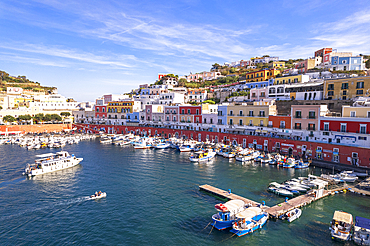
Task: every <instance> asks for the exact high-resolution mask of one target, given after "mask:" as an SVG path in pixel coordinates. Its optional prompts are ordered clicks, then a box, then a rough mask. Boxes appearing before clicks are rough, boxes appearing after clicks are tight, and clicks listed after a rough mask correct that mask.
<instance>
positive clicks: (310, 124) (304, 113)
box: [291, 105, 328, 131]
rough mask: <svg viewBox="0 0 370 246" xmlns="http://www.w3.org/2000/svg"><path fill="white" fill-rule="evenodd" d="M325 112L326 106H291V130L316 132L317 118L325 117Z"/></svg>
mask: <svg viewBox="0 0 370 246" xmlns="http://www.w3.org/2000/svg"><path fill="white" fill-rule="evenodd" d="M327 112H328V106H327V105H292V107H291V115H292V119H291V120H292V123H291V126H292V129H295V130H308V131H317V130H319V123H320V122H319V116H325V115H326V113H327Z"/></svg>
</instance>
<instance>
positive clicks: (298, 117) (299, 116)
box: [294, 115, 302, 119]
mask: <svg viewBox="0 0 370 246" xmlns="http://www.w3.org/2000/svg"><path fill="white" fill-rule="evenodd" d="M294 118H296V119H302V115H295V116H294Z"/></svg>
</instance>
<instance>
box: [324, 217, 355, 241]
mask: <svg viewBox="0 0 370 246" xmlns="http://www.w3.org/2000/svg"><path fill="white" fill-rule="evenodd" d="M352 226H353V218H352V214H349V213H346V212H342V211H335V212H334V216H333V220H332V221H331V222H330V227H329V229H330V232H331V237H332V239H339V240H343V241H347V240H349V239H350V238H351V230H352Z"/></svg>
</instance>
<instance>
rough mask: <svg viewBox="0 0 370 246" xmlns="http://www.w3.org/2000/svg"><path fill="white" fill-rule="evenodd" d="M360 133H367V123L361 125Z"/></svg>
mask: <svg viewBox="0 0 370 246" xmlns="http://www.w3.org/2000/svg"><path fill="white" fill-rule="evenodd" d="M360 133H361V134H366V125H360Z"/></svg>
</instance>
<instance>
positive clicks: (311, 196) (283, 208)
mask: <svg viewBox="0 0 370 246" xmlns="http://www.w3.org/2000/svg"><path fill="white" fill-rule="evenodd" d="M347 188H348V187H347V186H343V187H339V188H336V189H331V190H324V192H323V195H322V196H321V197H316V196H315V194H316V190H312V191H310V192H308V193H307V194H303V195H300V196H297V197H294V198H291V199H289V200H288V201H287V202H282V203H280V204H277V205H275V206H273V207H268V206H263V207H262V208H263V210H264V211H265V212H267V213H268V214H269V215H270V217H271V218H275V219H277V218H279V216H280V215H282V214H285V213H286V212H288V211H289V210H292V209H294V208H300V207H303V206H306V205H308V204H310V203H312V202H313V201H316V200H318V199H321V198H324V197H327V196H329V195H331V194H334V193H335V191H342V190H345V189H347ZM199 189H200V190H202V191H205V192H208V193H211V194H213V195H216V196H218V197H221V198H226V199H229V200H234V199H239V200H242V201H244V202H245V203H246V204H251V205H252V206H253V207H256V206H260V205H261V203H258V202H255V201H252V200H250V199H247V198H244V197H241V196H239V195H235V194H233V193H229V192H228V191H224V190H221V189H218V188H216V187H213V186H211V185H207V184H206V185H201V186H199Z"/></svg>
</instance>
